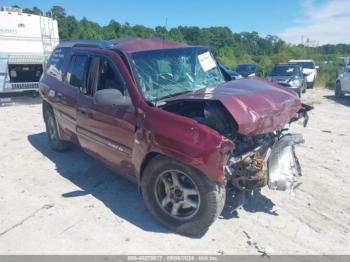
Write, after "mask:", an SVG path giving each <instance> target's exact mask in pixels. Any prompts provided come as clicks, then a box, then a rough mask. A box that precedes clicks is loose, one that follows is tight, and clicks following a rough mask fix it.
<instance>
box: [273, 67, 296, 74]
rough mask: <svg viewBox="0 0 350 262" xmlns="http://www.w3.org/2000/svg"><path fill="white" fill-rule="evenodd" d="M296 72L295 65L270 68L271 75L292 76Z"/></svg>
mask: <svg viewBox="0 0 350 262" xmlns="http://www.w3.org/2000/svg"><path fill="white" fill-rule="evenodd" d="M296 72H297V68H296V67H295V66H288V65H284V66H275V67H274V69H273V70H272V73H271V75H273V76H293V75H295V74H296Z"/></svg>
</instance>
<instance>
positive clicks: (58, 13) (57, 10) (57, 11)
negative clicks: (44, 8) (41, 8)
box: [50, 5, 66, 21]
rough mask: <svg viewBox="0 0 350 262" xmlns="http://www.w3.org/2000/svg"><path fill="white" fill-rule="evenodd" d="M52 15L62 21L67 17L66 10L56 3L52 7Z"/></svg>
mask: <svg viewBox="0 0 350 262" xmlns="http://www.w3.org/2000/svg"><path fill="white" fill-rule="evenodd" d="M50 11H51V17H53V18H55V19H56V20H58V21H62V20H63V19H64V18H65V17H66V10H65V9H64V8H63V7H62V6H58V5H55V6H53V7H52V8H51V10H50Z"/></svg>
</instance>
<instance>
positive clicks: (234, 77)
mask: <svg viewBox="0 0 350 262" xmlns="http://www.w3.org/2000/svg"><path fill="white" fill-rule="evenodd" d="M218 64H219V67H220V69H221V70H222V71H223V72H224V73H225V74H227V75H229V76H230V77H231V79H232V80H238V79H242V78H243V77H242V76H241V75H240V74H238V73H237V72H236V71H235V70H233V69H231V68H229V67H227V66H225V65H224V64H221V63H218Z"/></svg>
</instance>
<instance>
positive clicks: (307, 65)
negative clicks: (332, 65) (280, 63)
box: [297, 62, 315, 69]
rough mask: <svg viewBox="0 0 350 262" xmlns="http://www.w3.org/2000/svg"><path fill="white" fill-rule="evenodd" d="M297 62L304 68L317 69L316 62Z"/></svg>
mask: <svg viewBox="0 0 350 262" xmlns="http://www.w3.org/2000/svg"><path fill="white" fill-rule="evenodd" d="M297 64H298V65H300V66H301V67H302V68H306V69H315V64H314V63H313V62H298V63H297Z"/></svg>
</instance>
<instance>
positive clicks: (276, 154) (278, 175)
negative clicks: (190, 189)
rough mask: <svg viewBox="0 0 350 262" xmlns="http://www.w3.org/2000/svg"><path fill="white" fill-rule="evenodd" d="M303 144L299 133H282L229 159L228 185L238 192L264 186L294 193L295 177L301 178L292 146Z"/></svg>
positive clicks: (226, 168) (227, 167)
mask: <svg viewBox="0 0 350 262" xmlns="http://www.w3.org/2000/svg"><path fill="white" fill-rule="evenodd" d="M303 142H304V139H303V138H302V136H301V135H300V134H285V135H281V136H279V137H275V138H274V139H271V140H270V141H266V143H265V144H263V145H259V146H257V147H256V148H254V149H253V150H250V151H249V152H246V153H245V154H242V155H241V156H239V157H237V156H236V157H231V158H229V160H228V162H227V165H226V166H225V170H226V174H227V181H228V183H229V185H231V186H232V187H234V188H236V189H239V190H254V189H258V188H262V187H264V186H266V185H268V186H269V188H270V189H273V190H289V191H291V190H293V188H294V187H295V184H296V181H297V177H299V176H301V168H300V164H299V161H298V159H297V157H296V155H295V151H294V147H295V145H296V144H300V143H303Z"/></svg>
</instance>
